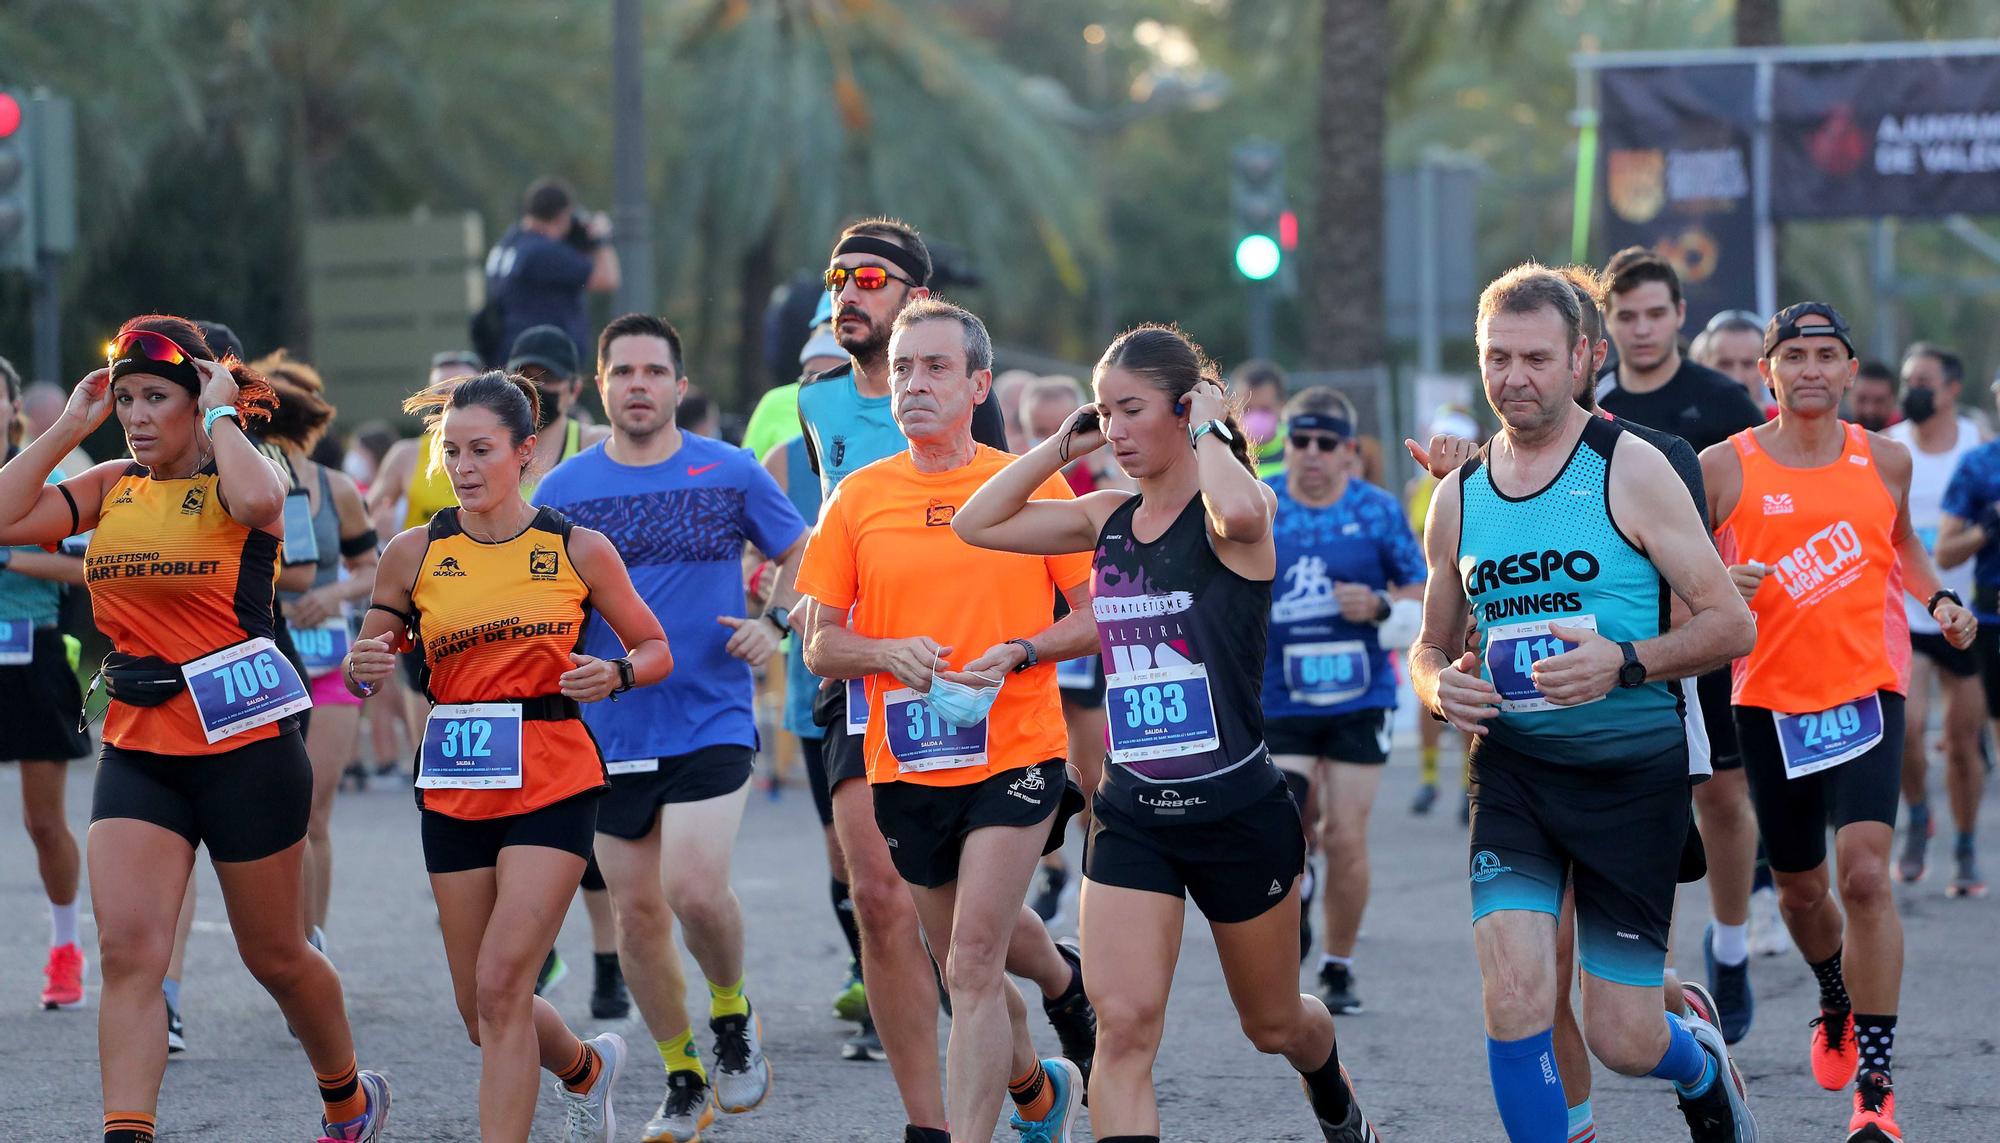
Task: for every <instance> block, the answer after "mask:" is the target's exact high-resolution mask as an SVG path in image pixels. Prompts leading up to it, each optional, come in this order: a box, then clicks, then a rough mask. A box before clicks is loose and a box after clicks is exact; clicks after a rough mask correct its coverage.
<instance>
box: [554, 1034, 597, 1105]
mask: <svg viewBox="0 0 2000 1143" xmlns="http://www.w3.org/2000/svg"><path fill="white" fill-rule="evenodd" d="M597 1072H598V1067H597V1053H596V1052H594V1051H592V1050H591V1048H590V1045H589V1044H586V1043H583V1042H582V1041H580V1040H579V1041H578V1042H577V1045H576V1059H574V1060H572V1061H570V1065H569V1066H568V1067H566V1068H558V1069H557V1070H556V1078H557V1079H559V1080H561V1081H562V1085H563V1086H564V1087H566V1088H568V1089H570V1090H571V1091H573V1092H576V1093H577V1094H578V1095H581V1094H583V1093H584V1092H586V1091H589V1090H590V1085H591V1083H592V1082H593V1081H595V1080H596V1079H597Z"/></svg>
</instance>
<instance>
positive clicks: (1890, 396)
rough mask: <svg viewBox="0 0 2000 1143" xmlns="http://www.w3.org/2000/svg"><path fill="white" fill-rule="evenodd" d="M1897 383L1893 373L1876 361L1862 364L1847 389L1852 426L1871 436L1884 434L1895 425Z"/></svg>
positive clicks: (1898, 383) (1898, 386)
mask: <svg viewBox="0 0 2000 1143" xmlns="http://www.w3.org/2000/svg"><path fill="white" fill-rule="evenodd" d="M1899 388H1900V382H1899V381H1898V380H1897V377H1896V371H1895V370H1894V369H1891V368H1889V367H1888V366H1887V365H1884V364H1882V363H1881V362H1880V361H1864V362H1862V363H1861V368H1860V370H1859V371H1858V372H1857V373H1856V374H1855V377H1854V383H1853V384H1852V385H1851V386H1849V387H1848V390H1847V407H1848V408H1849V409H1850V410H1851V411H1852V412H1853V415H1854V423H1855V424H1857V425H1860V426H1861V427H1862V428H1864V429H1867V430H1868V431H1869V432H1871V433H1879V432H1883V431H1886V430H1887V429H1888V427H1889V426H1890V425H1892V424H1895V423H1896V413H1897V405H1898V404H1899V403H1900V402H1899V401H1898V398H1897V394H1898V391H1899Z"/></svg>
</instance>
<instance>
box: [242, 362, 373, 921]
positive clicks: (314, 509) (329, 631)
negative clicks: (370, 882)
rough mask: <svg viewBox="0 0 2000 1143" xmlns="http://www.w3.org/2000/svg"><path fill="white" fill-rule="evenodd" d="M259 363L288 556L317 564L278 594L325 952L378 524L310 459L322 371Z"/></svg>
mask: <svg viewBox="0 0 2000 1143" xmlns="http://www.w3.org/2000/svg"><path fill="white" fill-rule="evenodd" d="M252 368H254V369H256V370H257V371H258V372H260V373H262V374H263V375H264V376H265V377H267V378H268V379H269V380H270V382H271V388H272V389H273V390H275V391H276V393H277V394H278V407H277V409H276V410H274V411H273V412H272V414H271V420H270V423H269V424H267V425H265V426H264V432H263V437H264V439H265V441H267V442H269V443H271V444H274V445H276V446H277V447H278V450H279V455H280V456H281V457H282V458H283V462H284V464H285V465H286V466H287V471H288V473H289V474H290V477H291V485H292V488H293V489H294V491H293V492H291V493H290V494H289V495H287V496H286V497H285V559H286V561H287V562H288V563H294V564H296V563H307V564H310V565H311V566H312V569H313V572H312V587H311V588H310V589H309V590H307V591H303V592H297V591H291V592H288V591H280V592H279V593H278V601H279V603H280V604H282V605H283V608H284V613H285V617H286V619H287V620H289V621H290V623H291V626H292V641H293V643H294V644H295V645H297V647H298V649H299V657H300V659H301V661H302V662H303V663H304V664H305V672H304V673H305V676H306V678H307V680H308V681H309V682H310V684H311V690H312V698H313V709H314V712H315V717H314V718H313V720H312V723H311V725H309V726H308V727H307V728H306V756H307V757H309V758H310V759H312V767H313V800H312V817H311V818H310V819H308V820H307V823H306V865H305V878H306V882H305V884H306V913H305V926H306V932H307V934H308V936H309V937H310V938H311V940H312V942H313V946H314V947H315V948H318V949H319V950H320V951H322V952H324V951H326V934H325V927H326V914H327V903H328V902H329V901H330V900H331V898H332V896H333V836H332V832H331V830H330V828H329V827H330V826H331V824H332V818H333V796H334V794H335V792H336V791H338V790H339V788H340V777H341V774H342V773H343V772H344V771H345V770H346V769H347V764H348V763H349V762H350V761H352V760H353V758H354V748H355V745H356V742H357V740H358V738H359V734H360V729H361V702H360V700H359V699H356V698H355V697H354V696H353V695H351V694H349V693H348V691H347V687H346V685H345V684H344V683H343V682H342V681H341V678H340V675H339V673H338V672H339V668H340V660H341V659H342V658H343V657H344V656H345V655H346V654H347V645H348V643H349V642H350V641H351V638H352V635H353V631H352V629H351V628H350V626H349V623H348V617H349V612H350V611H351V610H353V605H354V604H356V603H359V602H360V601H361V600H364V599H367V598H368V597H369V596H370V595H372V594H373V593H374V590H375V529H374V528H372V527H370V526H369V523H368V512H367V509H366V507H365V506H364V505H363V504H362V502H361V492H360V490H359V489H357V488H355V486H354V481H353V480H352V479H350V478H349V477H348V476H347V474H346V473H344V472H336V471H334V470H332V469H329V468H327V467H326V466H324V465H321V464H316V463H314V462H313V461H312V460H311V459H310V454H311V452H312V450H313V446H314V445H316V444H318V443H319V440H320V438H321V437H322V436H324V435H325V434H326V428H327V426H328V425H329V424H331V423H332V422H333V417H334V412H335V410H334V407H333V406H332V405H330V404H328V403H327V402H326V400H325V399H324V398H323V397H322V396H321V393H322V391H323V390H324V388H325V387H324V385H323V384H322V383H321V381H320V377H319V373H318V371H317V370H315V369H313V367H312V366H310V365H307V364H306V363H305V362H303V361H294V360H292V359H291V358H290V357H288V356H287V355H286V354H285V353H284V351H282V350H280V351H279V352H277V353H274V354H272V355H270V356H268V357H265V358H263V359H261V360H259V361H258V362H257V363H256V364H255V365H254V366H252Z"/></svg>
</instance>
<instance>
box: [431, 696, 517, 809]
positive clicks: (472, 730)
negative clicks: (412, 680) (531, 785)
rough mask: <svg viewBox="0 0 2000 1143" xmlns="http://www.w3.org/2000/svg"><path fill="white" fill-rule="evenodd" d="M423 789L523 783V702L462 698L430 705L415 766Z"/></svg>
mask: <svg viewBox="0 0 2000 1143" xmlns="http://www.w3.org/2000/svg"><path fill="white" fill-rule="evenodd" d="M417 788H418V789H420V790H518V789H520V788H521V704H520V703H517V702H487V703H464V704H458V705H440V706H436V707H432V708H431V717H430V720H429V721H428V722H426V723H424V750H423V758H422V761H421V764H420V765H419V767H418V770H417Z"/></svg>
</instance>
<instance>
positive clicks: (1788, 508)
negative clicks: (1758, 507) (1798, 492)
mask: <svg viewBox="0 0 2000 1143" xmlns="http://www.w3.org/2000/svg"><path fill="white" fill-rule="evenodd" d="M1791 514H1792V494H1791V493H1789V492H1766V493H1765V494H1764V515H1766V516H1789V515H1791Z"/></svg>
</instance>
